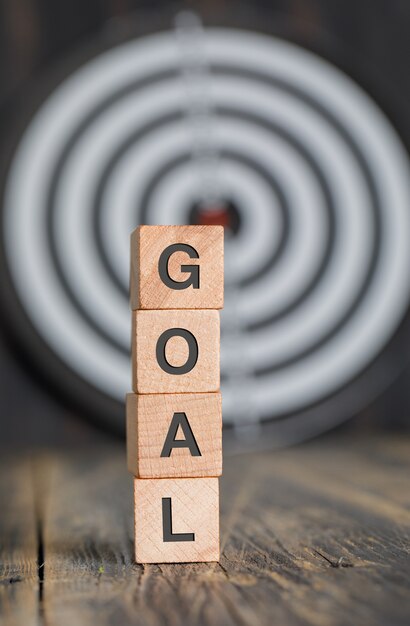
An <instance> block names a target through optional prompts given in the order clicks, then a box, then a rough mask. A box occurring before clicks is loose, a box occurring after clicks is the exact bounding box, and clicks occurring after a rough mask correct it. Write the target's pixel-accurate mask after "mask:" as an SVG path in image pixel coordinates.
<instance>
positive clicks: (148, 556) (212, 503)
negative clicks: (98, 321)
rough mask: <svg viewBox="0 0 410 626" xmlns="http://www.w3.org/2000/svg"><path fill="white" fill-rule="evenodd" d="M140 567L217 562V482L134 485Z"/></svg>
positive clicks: (197, 480)
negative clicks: (142, 565) (143, 565)
mask: <svg viewBox="0 0 410 626" xmlns="http://www.w3.org/2000/svg"><path fill="white" fill-rule="evenodd" d="M134 504H135V559H136V561H137V563H189V562H196V561H218V560H219V485H218V478H160V479H157V478H153V479H151V480H144V479H141V478H135V479H134Z"/></svg>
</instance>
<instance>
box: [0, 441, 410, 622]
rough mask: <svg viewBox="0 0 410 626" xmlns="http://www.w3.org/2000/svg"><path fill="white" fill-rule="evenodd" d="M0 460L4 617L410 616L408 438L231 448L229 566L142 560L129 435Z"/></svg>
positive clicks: (224, 489) (225, 521) (224, 495)
mask: <svg viewBox="0 0 410 626" xmlns="http://www.w3.org/2000/svg"><path fill="white" fill-rule="evenodd" d="M0 463H1V473H0V623H1V624H5V625H7V626H12V625H13V624H16V625H20V624H21V625H24V626H31V625H32V624H36V625H42V624H46V625H47V626H83V625H84V626H85V625H87V626H88V625H90V626H91V625H98V626H104V625H106V624H107V625H108V624H112V625H113V626H127V625H128V624H147V625H159V624H170V625H175V626H176V625H180V624H181V625H184V626H191V625H195V624H209V625H214V626H218V625H221V626H229V625H231V624H238V625H240V626H243V625H245V624H246V625H247V624H249V625H250V626H251V625H252V626H258V625H260V624H263V625H265V624H266V625H269V626H271V625H272V624H278V626H288V625H301V624H312V625H313V624H314V625H318V626H322V625H323V626H332V625H339V624H346V625H347V624H348V625H349V626H350V625H353V626H358V625H360V624H364V625H366V626H370V625H372V624H380V625H382V624H383V625H386V626H395V625H399V624H403V625H406V626H408V624H410V559H409V551H410V550H409V527H410V513H409V504H410V488H409V475H410V474H409V465H410V439H409V438H407V439H406V438H405V437H399V436H397V437H391V436H389V437H387V436H386V437H383V438H372V439H369V440H355V441H354V442H353V441H352V440H349V439H341V438H335V437H334V438H333V439H325V440H321V441H320V442H316V443H309V444H305V445H303V446H299V447H296V448H293V449H289V450H283V451H280V452H274V453H263V454H258V455H257V454H255V455H247V456H241V457H235V458H228V459H226V460H225V467H224V476H223V478H222V481H221V524H222V533H221V544H222V558H221V562H220V563H219V564H218V563H214V564H193V565H147V566H140V565H136V564H134V563H133V539H132V525H133V520H132V485H131V477H129V476H128V475H127V472H126V468H125V459H124V450H123V448H122V447H120V446H115V447H114V446H113V447H106V448H98V449H94V450H92V451H85V450H82V451H78V450H77V451H64V452H46V453H43V454H40V455H36V456H32V457H28V456H27V455H17V456H16V455H14V456H11V455H8V456H7V457H5V455H4V454H3V455H2V458H1V461H0Z"/></svg>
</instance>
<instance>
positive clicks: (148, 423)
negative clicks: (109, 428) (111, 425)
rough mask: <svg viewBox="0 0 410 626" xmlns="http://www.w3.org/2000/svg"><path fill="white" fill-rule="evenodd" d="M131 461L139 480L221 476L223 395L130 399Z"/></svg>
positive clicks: (193, 394) (206, 394)
mask: <svg viewBox="0 0 410 626" xmlns="http://www.w3.org/2000/svg"><path fill="white" fill-rule="evenodd" d="M127 460H128V469H129V470H130V472H131V473H132V474H133V475H134V476H138V477H139V478H172V477H179V478H189V477H201V476H220V475H221V473H222V407H221V394H220V393H184V394H154V395H137V394H132V393H130V394H128V395H127Z"/></svg>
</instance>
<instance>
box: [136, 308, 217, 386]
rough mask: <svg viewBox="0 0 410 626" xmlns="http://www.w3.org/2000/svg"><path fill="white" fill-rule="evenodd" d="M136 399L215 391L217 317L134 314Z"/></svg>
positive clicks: (182, 313)
mask: <svg viewBox="0 0 410 626" xmlns="http://www.w3.org/2000/svg"><path fill="white" fill-rule="evenodd" d="M132 318H133V330H132V367H133V391H134V392H135V393H190V392H210V391H218V390H219V379H220V376H219V348H220V339H219V313H218V311H184V310H178V311H133V314H132Z"/></svg>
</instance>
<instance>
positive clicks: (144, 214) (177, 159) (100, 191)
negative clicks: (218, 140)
mask: <svg viewBox="0 0 410 626" xmlns="http://www.w3.org/2000/svg"><path fill="white" fill-rule="evenodd" d="M216 110H217V112H219V113H220V114H221V116H226V117H229V118H232V117H238V118H240V119H243V118H244V117H246V114H244V113H242V112H238V111H235V110H234V109H223V108H217V109H216ZM247 119H248V121H249V120H250V121H252V122H254V123H258V124H259V125H263V127H264V128H265V129H266V128H267V127H268V124H267V123H263V120H261V119H258V118H257V117H256V116H253V117H251V116H250V115H248V116H247ZM154 124H155V122H153V123H151V124H150V127H152V126H153V125H154ZM269 130H270V131H273V132H276V134H277V135H279V136H281V138H282V139H284V140H285V141H287V143H289V144H290V145H292V146H293V147H294V148H295V149H296V151H298V153H302V154H303V156H304V158H305V159H306V161H307V162H308V165H309V167H310V168H311V169H312V170H313V173H314V174H315V175H316V177H317V179H318V181H319V185H320V187H321V189H322V193H323V195H324V198H325V201H326V208H327V221H328V237H327V243H326V248H325V251H324V254H323V256H322V260H321V262H320V263H319V268H318V270H317V272H316V273H315V274H314V275H313V277H312V279H311V280H310V281H309V282H308V285H307V287H306V288H305V289H304V290H303V292H302V293H301V294H299V296H298V297H297V298H295V299H294V300H293V301H292V302H290V303H289V305H288V306H286V307H284V308H283V309H282V310H281V311H279V312H278V313H276V314H275V315H273V316H270V317H268V318H267V319H266V320H263V321H261V322H257V323H255V324H253V325H250V326H249V327H247V329H248V330H256V329H258V328H262V327H264V326H266V325H270V324H271V323H272V322H274V321H277V320H278V319H280V318H281V317H284V316H285V315H287V314H288V313H289V312H290V311H291V310H293V309H294V308H296V307H297V306H298V305H299V304H300V302H302V301H303V300H304V299H305V297H306V296H307V295H308V294H309V293H310V292H311V291H312V290H313V289H314V288H315V286H316V284H317V283H318V282H319V280H320V279H321V277H322V275H323V273H324V271H325V270H326V268H327V263H328V260H329V258H330V255H331V251H332V248H333V241H334V237H335V228H334V223H335V219H334V213H335V211H334V203H333V199H332V193H331V190H330V188H329V186H328V184H327V181H326V178H325V177H324V176H323V174H322V172H321V170H320V167H319V165H318V164H317V163H316V162H315V161H314V160H313V159H312V158H311V156H310V155H309V153H308V152H307V151H306V149H305V148H304V147H303V144H301V143H300V142H298V141H297V140H296V139H295V138H293V137H292V136H291V135H290V134H288V133H286V132H285V131H284V130H283V129H281V128H280V126H276V125H274V124H273V123H269ZM142 133H143V130H139V131H138V132H136V133H134V135H133V136H132V137H131V138H130V139H129V140H127V142H125V143H124V144H122V146H120V147H119V148H117V150H116V152H115V153H114V155H113V156H112V157H111V159H110V160H109V162H108V164H107V165H106V167H105V168H104V170H103V171H102V173H101V176H100V183H99V184H98V185H97V192H96V197H95V200H94V202H93V214H94V216H93V223H94V232H95V233H96V242H97V249H98V252H99V258H100V260H101V262H102V263H103V266H104V268H105V270H106V271H107V273H108V274H109V275H110V277H111V280H112V281H113V282H114V283H115V284H116V285H117V288H118V289H119V290H120V291H121V294H122V295H124V297H127V295H128V292H127V289H126V287H125V286H124V285H123V283H122V282H121V281H120V279H119V277H118V276H117V274H116V272H115V270H114V268H113V267H112V265H111V263H110V260H109V259H108V258H107V256H106V252H105V249H104V246H103V241H102V233H101V220H100V219H99V214H100V211H101V199H102V197H103V195H104V189H105V185H106V184H107V182H108V180H109V178H110V173H111V171H112V170H113V169H114V168H115V167H116V164H117V162H118V161H119V159H120V158H122V157H123V156H124V153H125V151H126V150H128V149H130V148H131V147H132V145H133V143H135V136H137V137H138V138H140V137H141V135H142ZM144 134H145V133H144ZM220 154H221V155H222V156H228V157H230V158H231V159H232V160H236V161H239V162H242V163H244V164H245V165H248V166H249V167H250V168H252V169H253V170H254V171H256V172H257V173H258V174H259V175H260V176H261V177H263V178H264V179H265V180H266V182H267V183H268V185H269V186H270V187H271V188H273V189H274V192H275V193H276V195H277V196H278V197H279V200H280V203H279V206H280V208H281V212H282V216H283V219H284V222H285V225H286V228H285V232H284V237H283V238H282V240H281V244H280V245H279V247H278V249H277V250H274V253H273V255H272V256H271V257H270V258H269V259H268V261H267V263H265V264H264V266H263V267H262V268H260V269H259V270H258V271H257V272H255V273H254V274H252V276H250V277H248V278H247V279H244V280H243V281H241V282H240V283H239V285H240V286H241V287H243V286H246V285H248V284H250V283H252V282H254V281H255V280H260V279H261V278H263V275H264V274H265V273H266V272H267V271H268V270H269V269H271V268H272V267H273V264H274V263H276V262H277V260H278V259H279V257H280V256H281V254H282V253H283V251H284V249H285V245H286V243H287V239H288V235H289V231H290V229H289V222H290V220H289V217H288V214H289V208H288V202H287V200H286V195H285V193H284V192H282V190H281V187H280V184H279V183H278V181H276V180H275V179H274V178H273V177H272V175H271V174H270V173H269V172H267V171H266V169H265V168H264V167H263V166H262V165H261V164H259V163H257V162H256V161H255V160H253V159H251V158H250V157H246V156H244V155H240V154H238V153H235V152H233V151H229V150H220ZM187 158H189V155H188V156H187V157H185V156H180V155H178V156H174V157H173V159H172V161H169V162H168V163H167V164H165V165H163V166H162V167H161V168H160V169H158V170H157V171H156V172H155V173H154V174H153V175H152V177H151V179H150V180H149V182H148V183H147V185H146V187H145V191H144V192H143V194H142V200H141V202H140V206H139V211H140V214H138V213H137V217H136V223H142V224H147V223H149V219H148V205H149V200H150V195H151V194H152V192H153V190H154V189H155V187H156V185H157V183H158V181H159V180H160V179H161V178H162V177H163V176H164V175H166V174H167V173H168V172H169V171H171V170H172V169H173V168H176V167H179V165H181V163H182V162H184V161H185V160H187ZM284 209H285V210H284ZM137 210H138V209H137Z"/></svg>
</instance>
